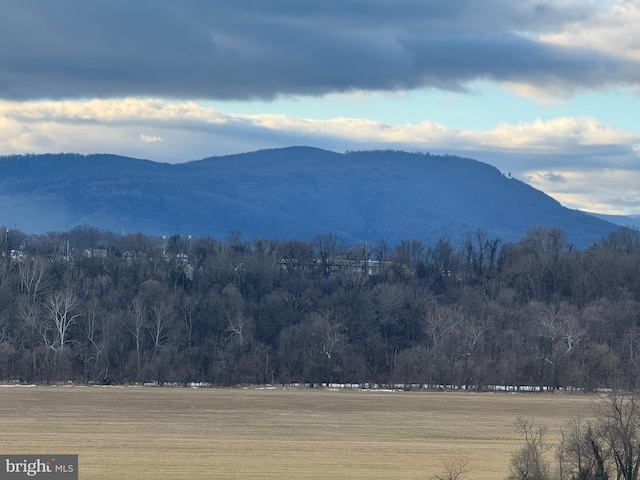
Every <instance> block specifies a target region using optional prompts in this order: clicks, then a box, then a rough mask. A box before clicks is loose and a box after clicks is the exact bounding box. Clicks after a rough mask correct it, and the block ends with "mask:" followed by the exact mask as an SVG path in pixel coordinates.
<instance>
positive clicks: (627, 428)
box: [594, 394, 640, 480]
mask: <svg viewBox="0 0 640 480" xmlns="http://www.w3.org/2000/svg"><path fill="white" fill-rule="evenodd" d="M594 411H595V413H596V415H597V426H598V430H599V436H600V440H601V442H602V444H604V445H603V446H606V447H608V448H609V449H610V451H611V458H613V461H614V463H615V467H616V471H617V478H618V479H622V480H637V479H638V470H639V469H640V398H639V397H638V395H636V394H619V395H618V394H614V395H609V396H608V397H607V398H606V400H605V401H604V402H601V403H597V404H596V405H595V407H594Z"/></svg>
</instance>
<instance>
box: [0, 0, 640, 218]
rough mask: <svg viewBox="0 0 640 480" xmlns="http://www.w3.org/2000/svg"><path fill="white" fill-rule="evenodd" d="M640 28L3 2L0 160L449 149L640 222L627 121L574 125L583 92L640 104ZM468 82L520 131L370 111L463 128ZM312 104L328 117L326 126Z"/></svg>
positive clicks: (367, 8)
mask: <svg viewBox="0 0 640 480" xmlns="http://www.w3.org/2000/svg"><path fill="white" fill-rule="evenodd" d="M639 23H640V3H639V2H637V1H622V0H620V1H604V0H603V1H589V2H585V1H583V0H546V1H544V0H541V1H533V0H527V1H523V2H512V1H510V0H486V1H484V2H475V1H472V0H453V1H449V2H436V1H415V0H399V1H396V2H386V1H374V2H368V3H366V4H365V3H363V2H361V1H358V0H342V1H340V2H338V1H329V2H314V3H309V2H291V1H285V0H278V1H273V2H260V1H255V0H254V1H251V0H247V1H237V2H222V1H207V2H205V1H200V0H181V1H178V0H156V1H151V0H141V1H137V2H133V3H132V2H124V1H123V0H111V1H109V2H106V1H103V0H100V1H97V2H85V1H81V0H60V1H58V2H50V1H46V0H34V1H31V2H10V3H8V5H5V6H3V15H2V17H0V41H2V42H4V43H3V44H4V45H12V46H13V48H7V49H2V50H1V51H0V65H2V67H1V68H0V98H1V99H2V100H0V153H3V154H10V153H25V152H57V151H75V152H80V153H92V152H107V151H108V152H113V153H118V154H125V155H131V156H136V157H141V158H149V159H153V160H160V161H172V162H175V161H187V160H193V159H197V158H202V157H206V156H210V155H219V154H227V153H236V152H242V151H248V150H253V149H259V148H272V147H280V146H288V145H293V144H297V145H301V144H304V145H313V146H319V147H322V148H327V149H331V150H335V151H342V150H346V149H373V148H397V149H408V150H422V151H431V152H450V153H457V154H462V155H466V156H470V157H473V158H477V159H479V160H482V161H486V162H488V163H492V164H494V165H496V166H497V167H498V168H500V169H501V170H503V171H507V170H508V171H511V172H512V173H514V174H515V175H517V176H519V178H522V179H524V180H525V181H527V182H528V183H531V184H532V185H534V186H536V187H537V188H540V189H541V190H543V191H545V192H547V193H549V194H550V195H552V196H554V197H555V198H557V199H559V200H560V201H561V202H562V203H563V204H565V205H567V206H570V207H575V208H581V209H585V210H596V211H602V212H606V213H629V214H631V213H640V187H636V185H640V181H639V180H640V173H639V172H638V170H639V168H638V161H639V160H640V155H639V153H640V147H639V145H640V127H639V126H638V124H637V123H635V120H634V118H633V116H632V115H630V114H625V112H620V114H621V116H620V118H621V119H622V118H625V115H626V118H627V121H626V122H622V120H621V122H620V123H618V122H611V121H607V120H602V119H601V118H600V116H601V115H602V113H603V112H602V108H600V107H596V106H595V105H594V107H593V108H592V109H590V108H589V107H588V106H587V107H584V108H582V110H580V111H578V110H576V111H575V112H574V111H573V110H572V105H573V102H575V99H576V98H578V97H580V95H584V94H585V92H586V93H589V92H593V93H594V94H595V95H599V94H600V93H602V92H610V91H613V90H615V91H616V92H620V95H622V96H624V98H625V99H628V101H627V102H625V103H628V104H629V108H632V107H633V105H637V106H640V101H639V100H638V92H640V30H639V29H638V28H637V25H638V24H639ZM478 82H482V83H483V84H485V85H486V84H488V85H495V86H497V87H499V88H500V89H501V92H502V94H501V95H502V96H501V97H500V102H502V103H508V102H510V101H511V100H510V98H514V99H516V98H520V97H525V98H530V99H533V100H534V101H535V102H530V103H529V105H531V106H530V108H529V110H530V111H528V112H522V116H521V117H520V118H518V119H517V121H513V118H514V116H515V115H516V113H514V112H515V110H513V109H512V110H511V111H510V112H508V113H509V115H510V120H508V121H507V120H499V119H498V118H499V117H498V113H494V114H491V113H488V114H487V120H486V122H484V123H482V122H481V121H478V126H476V127H474V128H469V127H468V126H463V125H462V123H460V124H458V122H457V121H456V120H455V119H454V120H449V121H447V122H443V121H442V120H439V118H440V117H439V115H444V114H445V112H446V109H447V108H450V109H451V108H452V107H451V106H447V105H445V104H444V103H443V104H442V105H440V106H439V108H440V109H441V111H439V110H437V109H436V108H430V109H427V108H425V112H424V114H423V116H422V117H421V118H416V117H415V116H414V117H412V118H407V120H406V121H398V117H402V114H401V113H398V110H394V111H393V113H394V119H393V120H391V119H386V118H385V113H384V111H380V112H378V113H377V115H375V116H371V115H368V111H367V110H366V108H365V106H366V104H367V101H368V100H367V99H369V98H370V96H371V95H372V92H381V94H385V92H387V93H390V94H391V95H396V96H398V98H399V97H400V96H402V95H405V94H406V95H409V96H412V95H417V94H416V93H415V92H421V93H420V98H424V97H425V96H428V95H435V94H436V93H437V92H449V93H451V95H454V96H455V98H457V99H462V100H460V102H461V103H462V107H458V108H459V110H455V109H453V111H458V112H459V116H460V118H461V119H462V118H463V117H464V116H465V114H466V113H468V109H467V110H465V106H464V105H465V102H467V100H465V98H471V97H473V96H474V95H476V94H477V93H476V92H475V91H474V85H475V84H477V83H478ZM433 92H436V93H433ZM336 94H338V95H345V99H344V101H343V102H342V105H341V104H340V102H337V101H336V100H335V95H336ZM359 95H360V96H362V98H364V99H365V100H363V101H362V102H361V103H360V104H359V103H358V102H357V101H356V102H352V103H351V104H350V105H349V102H350V101H349V100H348V99H347V98H346V97H348V96H359ZM481 95H482V92H481ZM332 96H334V98H333V101H332V102H329V98H331V97H332ZM411 98H414V97H411ZM265 99H266V100H271V104H270V105H269V106H268V107H264V105H265V103H264V102H258V101H257V100H265ZM291 99H294V100H295V102H297V103H298V106H297V110H296V112H294V111H293V110H291V109H290V108H289V107H290V105H291V102H290V101H291ZM311 100H313V102H312V101H311ZM492 100H494V99H492ZM287 101H289V102H290V103H289V104H287ZM323 101H324V102H325V104H326V105H329V104H331V105H333V108H329V107H326V108H324V110H323V111H320V110H321V109H320V108H318V105H320V104H321V103H322V102H323ZM307 102H308V103H307ZM514 103H515V100H514ZM305 104H306V105H309V108H308V110H306V111H304V105H305ZM335 105H338V107H335ZM354 105H355V106H354ZM385 105H391V110H393V108H394V107H393V101H392V100H389V101H388V103H387V104H385ZM403 105H405V106H406V103H405V104H403ZM557 105H561V106H562V111H560V112H558V111H557V109H558V108H559V107H557ZM236 106H241V107H242V108H240V107H238V109H237V110H236V109H235V108H234V107H236ZM252 106H254V109H253V110H252V109H251V108H252ZM495 107H497V106H496V105H495V104H494V105H492V104H491V103H490V101H489V100H488V102H487V105H486V108H487V111H488V112H491V110H494V109H496V108H495ZM261 108H262V109H263V110H260V109H261ZM279 108H280V110H279ZM358 108H360V110H358ZM397 108H403V107H402V106H400V104H398V107H397ZM501 108H502V109H505V110H506V109H507V108H508V105H502V106H501ZM514 108H515V107H514ZM554 108H555V109H556V110H553V109H554ZM234 110H235V111H234ZM239 110H242V111H241V112H240V111H239ZM300 110H303V111H304V114H302V115H301V114H299V113H298V111H300ZM548 112H553V113H548ZM608 118H611V117H608Z"/></svg>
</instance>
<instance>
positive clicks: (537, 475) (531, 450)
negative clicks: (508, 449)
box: [508, 418, 552, 480]
mask: <svg viewBox="0 0 640 480" xmlns="http://www.w3.org/2000/svg"><path fill="white" fill-rule="evenodd" d="M517 423H518V428H519V430H520V432H521V433H522V435H523V436H524V441H525V445H524V446H523V447H522V448H521V449H520V450H518V451H517V452H516V453H514V454H513V456H512V457H511V469H510V470H511V473H510V475H509V477H508V479H509V480H550V479H551V473H550V465H549V462H548V461H547V460H545V459H544V455H545V454H546V453H547V452H548V451H549V450H551V448H552V445H551V444H549V443H547V440H546V438H545V437H546V434H547V428H546V427H541V426H538V425H535V424H534V423H533V422H532V421H531V420H526V419H523V418H518V421H517Z"/></svg>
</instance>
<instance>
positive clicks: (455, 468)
mask: <svg viewBox="0 0 640 480" xmlns="http://www.w3.org/2000/svg"><path fill="white" fill-rule="evenodd" d="M442 463H443V464H444V470H445V473H443V474H440V475H435V476H433V477H431V478H432V480H459V479H460V478H462V476H463V475H464V474H465V473H468V472H469V469H468V468H467V467H468V464H467V462H465V461H463V460H460V459H454V460H445V461H443V462H442Z"/></svg>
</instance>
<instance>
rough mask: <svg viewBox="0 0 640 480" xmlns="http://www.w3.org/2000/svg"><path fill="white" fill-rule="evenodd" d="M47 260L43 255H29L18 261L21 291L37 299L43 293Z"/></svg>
mask: <svg viewBox="0 0 640 480" xmlns="http://www.w3.org/2000/svg"><path fill="white" fill-rule="evenodd" d="M46 268H47V261H46V260H45V259H44V258H42V257H31V256H29V257H27V258H25V259H24V260H23V261H21V262H18V273H19V275H20V291H21V293H24V294H25V295H27V296H29V297H30V298H31V299H32V300H33V301H35V300H36V299H37V298H38V296H39V295H41V294H42V289H43V287H44V283H45V282H44V273H45V271H46Z"/></svg>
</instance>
